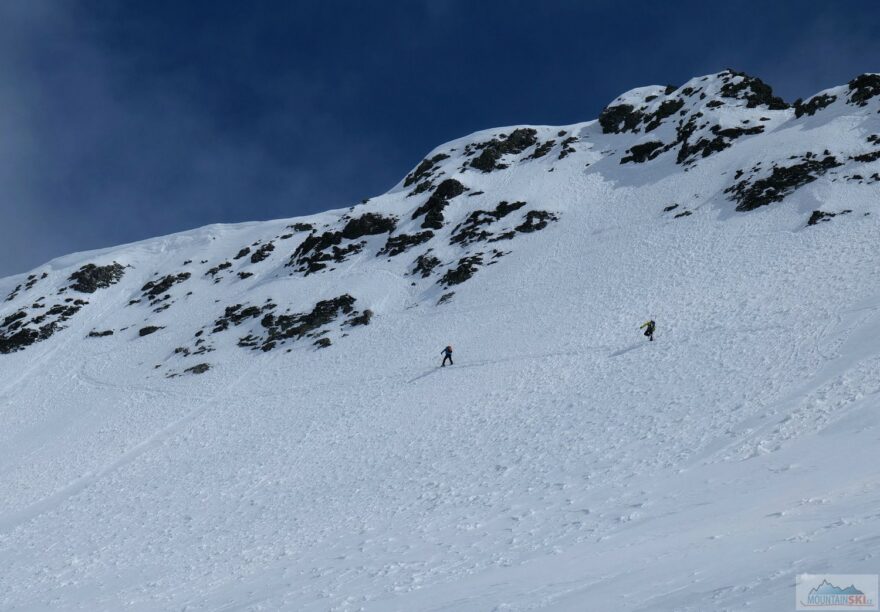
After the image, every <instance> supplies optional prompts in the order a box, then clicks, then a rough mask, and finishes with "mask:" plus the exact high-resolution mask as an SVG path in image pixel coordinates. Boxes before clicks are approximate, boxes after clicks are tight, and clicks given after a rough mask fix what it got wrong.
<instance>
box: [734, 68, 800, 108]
mask: <svg viewBox="0 0 880 612" xmlns="http://www.w3.org/2000/svg"><path fill="white" fill-rule="evenodd" d="M722 75H723V76H722V81H723V82H724V84H723V85H722V86H721V90H720V93H721V95H722V96H724V97H725V98H733V99H736V100H745V101H746V108H757V107H758V106H764V107H766V108H768V109H769V110H785V109H787V108H788V107H789V106H788V104H786V102H785V101H784V100H783V99H782V98H779V97H777V96H774V95H773V89H772V88H771V87H770V86H769V85H767V84H766V83H765V82H764V81H762V80H761V79H759V78H758V77H753V76H749V75H747V74H746V73H744V72H734V71H733V70H726V71H725V72H723V73H722ZM732 77H742V78H741V80H739V81H737V82H734V80H735V79H734V78H732Z"/></svg>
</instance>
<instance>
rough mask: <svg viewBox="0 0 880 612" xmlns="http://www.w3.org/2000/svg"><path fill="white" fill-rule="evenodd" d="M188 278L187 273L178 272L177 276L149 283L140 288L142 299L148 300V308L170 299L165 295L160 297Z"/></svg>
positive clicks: (172, 275) (173, 275)
mask: <svg viewBox="0 0 880 612" xmlns="http://www.w3.org/2000/svg"><path fill="white" fill-rule="evenodd" d="M189 277H190V273H189V272H180V273H179V274H169V275H168V276H164V277H162V278H161V279H159V280H156V281H149V282H148V283H146V284H145V285H144V286H143V287H141V292H142V293H143V297H142V299H146V300H149V302H150V306H154V305H156V304H158V303H159V302H160V301H162V300H163V299H167V298H168V297H170V296H167V295H166V296H165V297H164V298H163V297H162V296H163V294H166V293H167V292H168V290H169V289H171V287H173V286H174V285H176V284H178V283H182V282H184V281H185V280H187V279H188V278H189Z"/></svg>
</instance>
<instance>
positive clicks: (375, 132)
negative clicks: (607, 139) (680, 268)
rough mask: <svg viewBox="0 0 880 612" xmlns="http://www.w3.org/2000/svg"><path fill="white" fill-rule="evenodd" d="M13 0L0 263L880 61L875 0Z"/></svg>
mask: <svg viewBox="0 0 880 612" xmlns="http://www.w3.org/2000/svg"><path fill="white" fill-rule="evenodd" d="M472 5H473V3H467V2H464V1H459V0H433V1H424V2H405V1H403V0H399V1H391V2H383V3H381V4H377V3H354V2H340V1H330V2H322V3H320V4H318V3H306V2H300V3H289V2H262V3H260V4H259V5H258V6H257V7H253V6H250V7H245V6H244V5H241V4H239V3H233V2H210V3H209V2H202V1H199V2H187V3H183V4H180V3H174V2H169V1H165V0H162V1H157V2H152V3H116V4H113V3H106V2H99V1H83V0H79V1H72V2H61V1H50V0H32V1H25V0H10V1H8V2H4V3H2V4H0V135H2V137H0V219H2V222H0V276H5V275H9V274H14V273H19V272H24V271H26V270H28V269H30V268H33V267H35V266H37V265H39V264H41V263H43V262H45V261H47V260H49V259H51V258H53V257H57V256H60V255H64V254H66V253H69V252H72V251H80V250H87V249H93V248H101V247H108V246H112V245H115V244H120V243H124V242H131V241H134V240H140V239H144V238H149V237H151V236H155V235H162V234H168V233H171V232H175V231H182V230H186V229H190V228H193V227H197V226H201V225H206V224H210V223H218V222H238V221H251V220H264V219H272V218H280V217H291V216H296V215H301V214H310V213H313V212H317V211H320V210H326V209H330V208H338V207H343V206H348V205H351V204H354V203H356V202H358V201H360V200H361V199H362V198H364V197H367V196H372V195H377V194H379V193H382V192H384V191H386V190H387V189H388V188H390V187H391V186H392V185H394V184H395V183H396V182H397V181H398V180H400V179H401V178H402V177H403V175H404V174H405V173H406V172H407V171H408V170H409V169H411V168H412V167H413V166H415V165H416V164H417V163H418V161H419V160H420V159H421V157H422V156H423V155H424V154H425V153H427V152H428V151H429V150H431V149H432V148H434V147H436V146H438V145H440V144H442V143H443V142H446V141H449V140H451V139H454V138H458V137H461V136H464V135H466V134H467V133H470V132H473V131H476V130H481V129H488V128H492V127H496V126H502V125H515V124H519V123H532V124H550V125H556V124H568V123H574V122H579V121H586V120H590V119H593V118H595V117H596V116H597V115H598V113H599V111H600V110H601V109H602V108H603V107H604V106H605V105H606V104H607V103H608V102H610V101H611V100H612V99H613V98H614V97H616V96H617V95H619V94H621V93H623V92H624V91H626V90H628V89H632V88H634V87H639V86H643V85H650V84H666V83H673V84H680V83H681V82H684V81H685V80H687V79H689V78H691V77H694V76H699V75H703V74H709V73H713V72H717V71H719V70H722V69H724V68H726V67H731V68H734V69H736V70H743V71H745V72H748V73H749V74H754V75H755V76H758V77H760V78H762V79H763V80H765V81H766V82H767V83H768V84H770V85H771V86H772V87H773V88H774V90H775V92H776V93H777V94H779V95H781V96H782V97H783V98H785V99H786V100H789V101H791V100H793V99H794V98H797V97H806V96H809V95H811V94H813V93H816V92H817V91H820V90H822V89H825V88H828V87H832V86H835V85H841V84H844V83H846V82H847V81H848V80H850V79H851V78H853V77H854V76H856V75H857V74H860V73H863V72H871V71H880V66H877V65H875V64H874V62H876V61H877V58H878V57H880V53H878V51H880V39H878V38H877V37H876V36H874V35H873V33H874V32H876V31H877V30H878V29H880V19H878V17H880V7H878V5H877V3H876V2H868V1H854V2H848V3H846V5H845V6H844V5H835V4H829V3H823V2H814V1H804V2H794V1H792V2H778V3H773V4H772V5H770V6H766V5H764V4H758V3H756V2H742V1H740V2H737V1H734V2H729V3H726V4H725V5H724V6H723V7H718V6H708V5H706V4H704V3H700V2H679V3H676V4H675V5H674V7H673V8H669V7H667V6H664V5H658V4H657V3H649V2H632V3H628V6H627V7H626V8H623V9H622V8H620V7H619V6H617V5H616V4H615V3H613V2H605V1H598V2H574V1H561V0H560V1H548V2H541V3H533V2H520V1H508V2H501V1H488V2H483V3H479V5H478V6H472Z"/></svg>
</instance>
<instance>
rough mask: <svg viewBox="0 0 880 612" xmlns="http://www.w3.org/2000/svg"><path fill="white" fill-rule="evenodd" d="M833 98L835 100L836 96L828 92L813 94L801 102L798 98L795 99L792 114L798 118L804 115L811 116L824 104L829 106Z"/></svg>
mask: <svg viewBox="0 0 880 612" xmlns="http://www.w3.org/2000/svg"><path fill="white" fill-rule="evenodd" d="M835 100H837V96H832V95H829V94H821V95H818V96H813V97H812V98H810V99H809V100H807V101H806V102H803V101H801V100H800V99H798V100H795V102H794V116H795V117H798V118H800V117H803V116H804V115H807V116H810V117H812V116H813V115H815V114H816V113H817V112H818V111H820V110H822V109H823V108H825V107H826V106H830V105H831V104H832V103H833V102H834V101H835Z"/></svg>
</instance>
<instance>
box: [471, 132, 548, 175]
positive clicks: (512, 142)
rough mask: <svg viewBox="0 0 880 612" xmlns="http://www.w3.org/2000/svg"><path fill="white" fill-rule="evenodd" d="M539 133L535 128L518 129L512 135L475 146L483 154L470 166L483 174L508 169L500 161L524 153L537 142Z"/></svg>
mask: <svg viewBox="0 0 880 612" xmlns="http://www.w3.org/2000/svg"><path fill="white" fill-rule="evenodd" d="M537 134H538V132H537V130H535V129H533V128H518V129H515V130H514V131H513V132H511V133H510V135H508V136H505V137H502V138H500V139H499V138H493V139H491V140H488V141H486V142H481V143H476V144H474V145H473V146H474V148H475V149H477V150H480V151H481V153H480V154H479V155H478V156H477V157H475V158H473V159H472V160H471V161H470V166H471V167H472V168H476V169H477V170H480V171H481V172H492V171H493V170H502V169H504V168H507V165H506V164H503V163H500V162H499V160H500V159H501V158H502V157H503V156H504V155H510V154H518V153H522V152H523V151H525V150H526V149H528V148H529V147H531V146H532V145H534V144H535V143H536V142H538V136H537Z"/></svg>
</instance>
